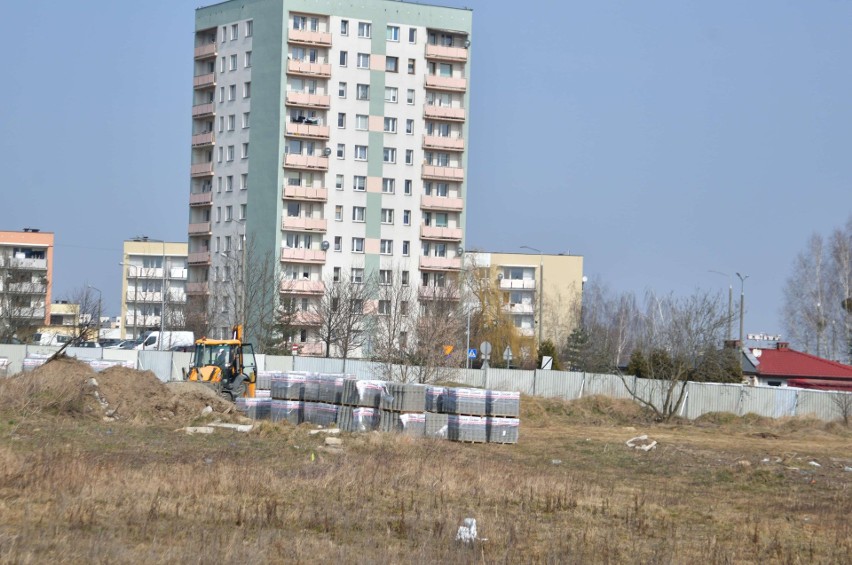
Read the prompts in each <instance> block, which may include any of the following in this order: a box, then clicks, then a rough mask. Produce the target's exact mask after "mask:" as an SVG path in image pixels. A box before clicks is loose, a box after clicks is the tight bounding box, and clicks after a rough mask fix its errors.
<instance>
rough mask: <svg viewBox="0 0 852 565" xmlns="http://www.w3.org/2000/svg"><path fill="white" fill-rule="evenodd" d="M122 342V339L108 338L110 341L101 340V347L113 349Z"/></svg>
mask: <svg viewBox="0 0 852 565" xmlns="http://www.w3.org/2000/svg"><path fill="white" fill-rule="evenodd" d="M122 341H123V340H121V339H112V338H108V339H102V340H100V342H99V343H100V344H101V347H106V348H112V347H115V346H116V345H118V344H119V343H121V342H122Z"/></svg>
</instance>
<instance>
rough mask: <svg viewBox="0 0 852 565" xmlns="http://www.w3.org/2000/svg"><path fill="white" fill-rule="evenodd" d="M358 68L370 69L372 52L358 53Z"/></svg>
mask: <svg viewBox="0 0 852 565" xmlns="http://www.w3.org/2000/svg"><path fill="white" fill-rule="evenodd" d="M358 68H359V69H369V68H370V54H369V53H358Z"/></svg>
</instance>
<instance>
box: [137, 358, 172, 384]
mask: <svg viewBox="0 0 852 565" xmlns="http://www.w3.org/2000/svg"><path fill="white" fill-rule="evenodd" d="M138 353H139V357H138V363H137V367H138V368H139V369H141V370H143V371H151V372H153V373H154V374H155V375H157V378H158V379H160V380H161V381H163V382H164V383H166V382H169V381H170V380H171V377H172V352H171V351H148V350H145V351H139V352H138Z"/></svg>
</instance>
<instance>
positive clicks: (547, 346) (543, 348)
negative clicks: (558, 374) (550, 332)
mask: <svg viewBox="0 0 852 565" xmlns="http://www.w3.org/2000/svg"><path fill="white" fill-rule="evenodd" d="M544 356H547V357H552V358H553V370H554V371H561V370H562V363H560V362H559V356H558V355H557V354H556V345H554V344H553V342H552V341H550V340H549V339H546V340H544V341H542V342H541V345H539V346H538V362H537V364H536V367H541V360H542V358H543V357H544Z"/></svg>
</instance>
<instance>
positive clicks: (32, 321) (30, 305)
mask: <svg viewBox="0 0 852 565" xmlns="http://www.w3.org/2000/svg"><path fill="white" fill-rule="evenodd" d="M52 284H53V234H52V233H49V232H42V231H40V230H38V229H34V228H24V229H23V230H22V231H0V336H2V337H3V338H4V339H11V338H12V337H16V338H18V339H20V340H21V341H24V340H26V339H27V338H28V337H29V335H30V334H31V333H33V332H34V331H36V330H37V329H38V327H40V326H43V325H46V324H48V323H49V322H50V298H51V289H52Z"/></svg>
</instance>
